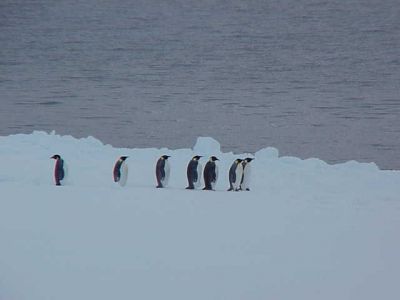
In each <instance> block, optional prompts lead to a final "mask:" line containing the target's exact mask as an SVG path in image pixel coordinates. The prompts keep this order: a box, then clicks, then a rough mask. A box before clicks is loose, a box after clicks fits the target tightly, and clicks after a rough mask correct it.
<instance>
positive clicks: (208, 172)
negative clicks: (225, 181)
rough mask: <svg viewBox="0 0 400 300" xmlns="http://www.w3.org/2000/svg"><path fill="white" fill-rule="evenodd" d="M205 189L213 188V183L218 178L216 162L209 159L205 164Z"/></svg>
mask: <svg viewBox="0 0 400 300" xmlns="http://www.w3.org/2000/svg"><path fill="white" fill-rule="evenodd" d="M203 173H204V185H205V187H204V189H205V190H211V189H212V186H211V183H212V182H215V181H216V180H217V174H216V173H215V162H213V161H208V162H207V163H206V165H205V166H204V172H203Z"/></svg>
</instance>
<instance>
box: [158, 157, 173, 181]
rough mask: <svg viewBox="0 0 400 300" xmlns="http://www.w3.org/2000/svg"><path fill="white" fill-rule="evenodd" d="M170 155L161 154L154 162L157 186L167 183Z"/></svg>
mask: <svg viewBox="0 0 400 300" xmlns="http://www.w3.org/2000/svg"><path fill="white" fill-rule="evenodd" d="M169 157H171V156H169V155H163V156H161V157H160V158H159V159H158V161H157V164H156V178H157V188H163V187H166V186H167V185H168V181H169V172H170V167H169V162H168V158H169Z"/></svg>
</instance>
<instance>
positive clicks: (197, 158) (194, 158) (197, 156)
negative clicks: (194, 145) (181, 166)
mask: <svg viewBox="0 0 400 300" xmlns="http://www.w3.org/2000/svg"><path fill="white" fill-rule="evenodd" d="M200 158H202V156H200V155H195V156H193V158H192V160H199V159H200Z"/></svg>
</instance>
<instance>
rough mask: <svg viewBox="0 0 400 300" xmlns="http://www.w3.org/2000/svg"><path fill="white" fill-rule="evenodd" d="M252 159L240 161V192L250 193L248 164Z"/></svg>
mask: <svg viewBox="0 0 400 300" xmlns="http://www.w3.org/2000/svg"><path fill="white" fill-rule="evenodd" d="M253 159H254V158H251V157H247V158H246V159H244V160H243V161H242V165H243V176H242V181H241V184H240V189H241V190H242V191H250V179H251V165H250V162H251V161H252V160H253Z"/></svg>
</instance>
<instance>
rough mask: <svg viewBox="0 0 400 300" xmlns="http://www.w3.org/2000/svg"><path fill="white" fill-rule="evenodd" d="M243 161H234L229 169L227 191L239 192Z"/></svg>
mask: <svg viewBox="0 0 400 300" xmlns="http://www.w3.org/2000/svg"><path fill="white" fill-rule="evenodd" d="M242 161H243V159H240V158H238V159H235V161H234V162H233V164H232V166H231V167H230V169H229V189H228V191H239V190H240V184H241V182H242V178H243V165H242Z"/></svg>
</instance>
